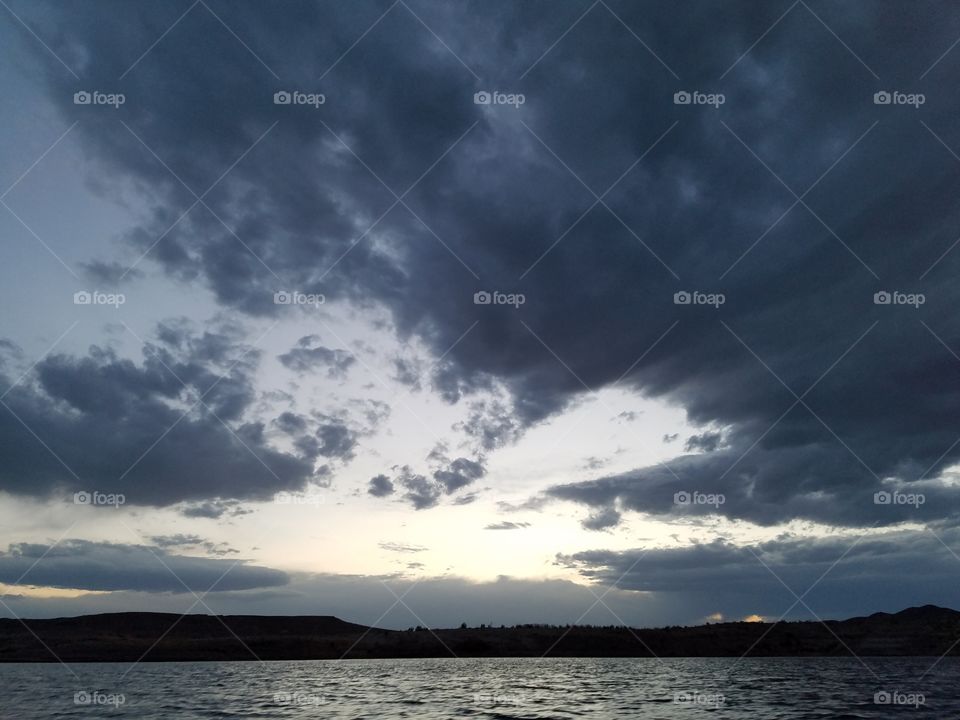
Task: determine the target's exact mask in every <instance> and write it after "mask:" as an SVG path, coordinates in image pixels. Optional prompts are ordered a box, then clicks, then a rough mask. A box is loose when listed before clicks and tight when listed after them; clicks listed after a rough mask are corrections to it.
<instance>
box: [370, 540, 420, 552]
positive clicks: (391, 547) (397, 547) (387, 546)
mask: <svg viewBox="0 0 960 720" xmlns="http://www.w3.org/2000/svg"><path fill="white" fill-rule="evenodd" d="M379 547H380V549H382V550H388V551H390V552H396V553H420V552H426V551H427V550H429V548H425V547H421V546H420V545H407V544H405V543H395V542H382V543H380V544H379Z"/></svg>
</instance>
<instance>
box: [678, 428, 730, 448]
mask: <svg viewBox="0 0 960 720" xmlns="http://www.w3.org/2000/svg"><path fill="white" fill-rule="evenodd" d="M722 442H723V433H721V432H704V433H700V434H699V435H691V436H690V437H688V438H687V441H686V442H685V443H684V444H683V449H684V450H686V451H687V452H693V451H694V450H700V451H701V452H705V453H708V452H713V451H714V450H716V449H717V448H718V447H720V445H721V443H722Z"/></svg>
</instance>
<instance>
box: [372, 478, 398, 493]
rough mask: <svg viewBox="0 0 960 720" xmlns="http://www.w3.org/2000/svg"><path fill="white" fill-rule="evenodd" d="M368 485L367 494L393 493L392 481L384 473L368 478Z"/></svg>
mask: <svg viewBox="0 0 960 720" xmlns="http://www.w3.org/2000/svg"><path fill="white" fill-rule="evenodd" d="M368 485H369V487H368V488H367V493H368V494H369V495H373V496H374V497H386V496H387V495H393V491H394V487H393V483H392V482H391V481H390V478H388V477H387V476H386V475H377V476H375V477H372V478H370V482H369V483H368Z"/></svg>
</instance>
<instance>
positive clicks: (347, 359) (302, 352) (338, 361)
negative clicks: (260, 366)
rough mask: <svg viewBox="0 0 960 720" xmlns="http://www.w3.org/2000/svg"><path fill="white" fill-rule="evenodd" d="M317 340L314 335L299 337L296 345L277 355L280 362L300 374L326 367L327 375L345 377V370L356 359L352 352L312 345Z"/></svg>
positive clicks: (336, 377) (338, 377)
mask: <svg viewBox="0 0 960 720" xmlns="http://www.w3.org/2000/svg"><path fill="white" fill-rule="evenodd" d="M317 340H318V338H317V337H316V336H315V335H307V336H305V337H302V338H300V340H299V341H298V343H297V346H296V347H294V348H291V349H290V351H289V352H286V353H284V354H283V355H280V356H279V359H280V362H281V363H283V365H284V366H285V367H288V368H290V369H291V370H293V371H294V372H297V373H301V374H302V373H308V372H312V371H315V370H318V369H321V370H322V369H326V371H327V376H328V377H331V378H335V379H343V378H344V377H346V375H347V371H348V370H349V369H350V367H351V366H352V365H353V364H354V363H355V362H356V361H357V359H356V357H354V355H353V353H351V352H348V351H347V350H332V349H330V348H327V347H323V346H322V345H317V346H316V347H313V346H314V344H315V342H316V341H317Z"/></svg>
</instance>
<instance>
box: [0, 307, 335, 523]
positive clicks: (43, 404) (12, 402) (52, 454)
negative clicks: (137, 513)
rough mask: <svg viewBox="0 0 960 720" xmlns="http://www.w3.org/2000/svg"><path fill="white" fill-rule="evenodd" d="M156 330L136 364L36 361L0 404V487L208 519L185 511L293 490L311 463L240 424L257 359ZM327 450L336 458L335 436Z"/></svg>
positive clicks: (251, 352)
mask: <svg viewBox="0 0 960 720" xmlns="http://www.w3.org/2000/svg"><path fill="white" fill-rule="evenodd" d="M166 330H167V332H166V333H165V335H166V337H167V338H168V340H169V341H170V342H161V343H159V344H153V343H148V344H147V345H146V346H145V347H144V349H143V360H142V362H141V363H140V364H136V363H134V362H132V361H131V360H129V359H126V358H122V357H120V356H118V355H116V354H115V353H114V352H113V351H112V350H108V349H102V348H99V347H96V346H94V347H92V348H91V349H90V352H89V354H88V355H87V356H85V357H75V356H70V355H61V354H54V355H49V356H47V357H45V358H44V359H42V360H41V361H40V362H38V363H37V365H36V367H35V369H34V371H33V372H32V373H30V374H29V375H28V377H27V378H26V379H24V380H23V381H22V382H21V383H20V384H19V385H17V386H16V387H14V388H13V389H11V391H10V392H9V394H7V395H6V397H5V398H4V401H3V402H4V405H5V407H4V408H3V411H2V412H0V438H2V440H0V486H2V487H3V489H4V490H6V491H8V492H11V493H14V494H20V495H36V496H47V495H50V494H53V493H67V494H70V493H74V492H78V491H81V490H86V491H90V490H97V491H100V492H105V493H122V494H123V495H125V496H126V501H127V502H128V503H133V504H140V505H169V504H174V503H177V502H181V501H194V502H195V503H208V504H209V505H210V507H209V512H208V511H207V509H206V505H200V506H199V509H197V510H196V511H195V512H198V513H200V514H202V515H204V516H208V517H214V516H218V515H219V514H222V510H221V509H220V507H218V506H217V504H216V503H217V502H218V501H216V500H211V499H215V498H223V499H230V498H234V499H264V498H267V497H270V496H271V495H273V494H274V493H275V492H277V491H279V490H294V489H297V488H299V487H301V486H302V485H303V483H304V482H305V481H307V480H308V479H309V478H310V477H311V476H312V474H313V469H312V465H311V463H310V462H308V461H307V460H304V459H302V458H299V457H296V456H293V455H290V454H287V453H283V452H280V451H278V450H275V449H273V448H272V447H270V446H269V445H268V444H267V441H266V438H265V433H264V426H263V423H261V422H259V421H256V420H253V419H250V418H248V415H247V410H248V408H249V406H250V404H251V403H252V402H253V401H254V390H253V385H252V383H253V374H254V372H255V369H256V365H257V357H258V355H257V351H256V350H255V349H254V348H251V347H249V346H245V345H243V344H242V343H239V342H237V341H236V339H235V338H233V337H232V336H231V335H230V334H229V333H219V334H218V333H215V332H210V331H207V332H204V333H201V334H197V335H189V334H188V333H186V332H185V331H182V330H180V331H175V330H172V329H171V328H170V327H169V326H168V327H167V329H166ZM2 383H3V385H4V387H9V386H10V384H11V382H10V380H9V379H7V378H2ZM329 440H330V442H331V443H332V445H331V448H333V447H336V448H337V449H338V450H339V451H342V450H343V449H344V447H345V446H344V443H345V442H346V441H345V440H344V439H343V438H342V437H339V436H338V437H336V438H329ZM326 447H327V444H326V443H325V444H324V446H323V448H326ZM187 512H190V511H189V510H188V511H187Z"/></svg>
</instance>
